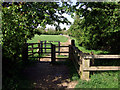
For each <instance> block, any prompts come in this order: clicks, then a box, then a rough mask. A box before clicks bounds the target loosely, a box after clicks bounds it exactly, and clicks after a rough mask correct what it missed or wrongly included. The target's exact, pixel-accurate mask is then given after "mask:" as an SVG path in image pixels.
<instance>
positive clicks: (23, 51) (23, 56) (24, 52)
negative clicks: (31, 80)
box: [22, 43, 28, 63]
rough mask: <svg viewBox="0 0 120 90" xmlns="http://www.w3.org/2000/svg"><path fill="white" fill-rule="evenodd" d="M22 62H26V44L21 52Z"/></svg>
mask: <svg viewBox="0 0 120 90" xmlns="http://www.w3.org/2000/svg"><path fill="white" fill-rule="evenodd" d="M22 60H23V61H24V62H25V63H26V62H27V61H28V43H25V44H24V46H23V50H22Z"/></svg>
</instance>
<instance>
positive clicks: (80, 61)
mask: <svg viewBox="0 0 120 90" xmlns="http://www.w3.org/2000/svg"><path fill="white" fill-rule="evenodd" d="M69 59H70V60H72V61H73V63H74V66H75V68H76V70H77V71H78V74H79V75H80V78H81V79H82V80H89V74H90V71H111V70H112V71H114V70H115V71H116V70H120V66H93V64H94V59H104V60H106V59H120V55H93V54H92V53H91V55H90V54H88V53H83V52H82V51H80V50H79V49H78V48H77V47H75V41H74V40H72V41H71V45H70V46H69ZM90 61H92V66H91V63H90Z"/></svg>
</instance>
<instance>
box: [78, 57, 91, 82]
mask: <svg viewBox="0 0 120 90" xmlns="http://www.w3.org/2000/svg"><path fill="white" fill-rule="evenodd" d="M89 66H90V59H84V58H83V59H82V64H81V65H80V69H81V79H82V80H87V81H88V80H89V71H84V68H89Z"/></svg>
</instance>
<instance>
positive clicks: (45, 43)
mask: <svg viewBox="0 0 120 90" xmlns="http://www.w3.org/2000/svg"><path fill="white" fill-rule="evenodd" d="M45 53H46V40H45Z"/></svg>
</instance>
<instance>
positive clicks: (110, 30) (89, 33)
mask: <svg viewBox="0 0 120 90" xmlns="http://www.w3.org/2000/svg"><path fill="white" fill-rule="evenodd" d="M79 4H80V3H79V2H78V3H77V4H76V5H79ZM74 9H75V11H76V13H77V14H78V15H79V17H82V18H83V19H82V22H81V25H80V26H79V30H78V29H77V30H78V31H82V32H84V34H82V36H80V37H79V43H80V44H82V45H83V46H85V47H86V48H88V49H102V50H109V51H111V50H112V51H113V50H115V51H116V50H117V51H119V45H120V43H119V40H118V38H119V36H118V34H120V30H119V27H120V23H119V20H120V14H119V11H120V4H119V3H118V2H101V3H100V2H99V3H98V2H85V3H81V6H80V8H79V9H76V7H75V8H74ZM75 22H76V21H75ZM77 25H79V24H77ZM71 27H73V26H71ZM74 27H77V26H74ZM77 30H76V31H75V32H78V31H77ZM74 36H75V35H74ZM75 37H76V36H75ZM81 38H83V39H81ZM114 43H117V44H116V45H114Z"/></svg>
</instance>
